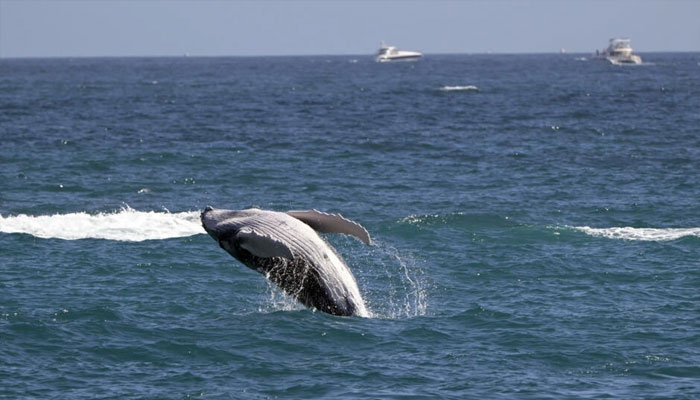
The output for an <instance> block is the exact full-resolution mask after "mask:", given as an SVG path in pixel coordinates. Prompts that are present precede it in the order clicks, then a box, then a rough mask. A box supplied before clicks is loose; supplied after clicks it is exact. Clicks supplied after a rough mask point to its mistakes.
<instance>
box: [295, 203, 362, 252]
mask: <svg viewBox="0 0 700 400" xmlns="http://www.w3.org/2000/svg"><path fill="white" fill-rule="evenodd" d="M287 214H289V215H291V216H292V217H294V218H296V219H298V220H300V221H302V222H304V223H305V224H307V225H309V226H310V227H312V228H313V229H314V230H316V231H318V232H323V233H344V234H346V235H353V236H355V237H356V238H358V239H360V240H362V241H363V242H365V243H366V244H370V243H371V240H370V238H369V233H368V232H367V230H366V229H365V228H363V227H362V225H360V224H358V223H357V222H354V221H351V220H349V219H347V218H345V217H343V216H342V215H340V214H328V213H324V212H321V211H318V210H311V211H308V210H307V211H301V210H294V211H287Z"/></svg>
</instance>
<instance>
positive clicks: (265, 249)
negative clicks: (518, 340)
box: [236, 228, 294, 260]
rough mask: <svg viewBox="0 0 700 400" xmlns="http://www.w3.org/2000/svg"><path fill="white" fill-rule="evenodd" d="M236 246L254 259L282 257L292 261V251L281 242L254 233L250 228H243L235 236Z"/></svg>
mask: <svg viewBox="0 0 700 400" xmlns="http://www.w3.org/2000/svg"><path fill="white" fill-rule="evenodd" d="M236 238H237V239H238V244H239V246H241V247H242V248H244V249H246V250H248V251H249V252H251V254H253V255H254V256H256V257H260V258H269V257H283V258H288V259H290V260H291V259H293V258H294V254H292V250H291V249H290V248H289V247H288V246H287V245H286V244H285V243H284V242H282V241H280V240H277V239H275V238H273V237H271V236H268V235H265V234H262V233H259V232H256V231H255V230H253V229H252V228H243V229H241V230H240V231H239V232H238V234H237V235H236Z"/></svg>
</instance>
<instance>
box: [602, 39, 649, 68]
mask: <svg viewBox="0 0 700 400" xmlns="http://www.w3.org/2000/svg"><path fill="white" fill-rule="evenodd" d="M595 58H597V59H601V60H607V61H609V62H610V63H611V64H615V65H620V64H641V63H642V58H641V57H639V56H638V55H636V54H634V53H633V52H632V46H630V40H629V39H622V38H614V39H610V45H609V46H608V48H607V49H605V50H602V51H598V50H596V51H595Z"/></svg>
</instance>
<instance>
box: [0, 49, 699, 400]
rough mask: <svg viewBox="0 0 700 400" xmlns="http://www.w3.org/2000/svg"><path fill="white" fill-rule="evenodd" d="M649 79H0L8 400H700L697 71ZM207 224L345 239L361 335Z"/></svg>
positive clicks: (690, 63) (288, 64)
mask: <svg viewBox="0 0 700 400" xmlns="http://www.w3.org/2000/svg"><path fill="white" fill-rule="evenodd" d="M642 57H643V58H644V60H645V64H644V65H641V66H613V65H608V64H605V63H602V62H597V61H591V60H586V59H583V58H581V57H579V56H575V55H445V56H428V57H426V58H425V60H422V61H421V62H417V63H400V64H377V63H374V62H373V61H372V60H371V58H369V57H365V56H358V57H323V56H319V57H269V58H264V57H256V58H142V59H140V58H125V59H120V58H114V59H109V58H107V59H9V60H8V59H4V60H0V165H1V166H2V168H0V397H1V398H37V399H39V398H40V399H47V398H70V399H81V398H90V399H92V398H119V399H124V398H191V397H197V398H211V399H219V398H259V399H262V398H348V399H351V398H352V399H354V398H455V399H458V398H459V399H461V398H518V399H522V398H537V399H541V398H552V399H561V398H674V399H682V398H698V397H700V268H699V267H700V262H699V261H698V260H699V258H700V257H699V256H700V205H699V203H698V199H700V173H698V171H699V170H700V54H698V53H679V54H669V53H666V54H642ZM206 205H212V206H215V207H219V208H234V209H235V208H248V207H252V206H257V207H261V208H266V209H274V210H280V211H283V210H289V209H311V208H316V209H319V210H322V211H328V212H339V213H342V214H343V215H344V216H346V217H348V218H350V219H353V220H355V221H357V222H359V223H361V224H362V225H363V226H365V227H366V228H367V229H368V231H369V232H370V233H371V235H372V237H373V240H374V242H375V244H374V245H373V246H371V247H368V246H365V245H364V244H362V243H361V242H359V241H357V240H355V239H353V238H349V237H344V236H338V235H328V236H327V239H328V240H329V241H330V242H331V243H332V244H333V245H334V246H335V247H336V248H337V249H338V251H339V252H340V253H341V254H342V255H343V257H344V258H345V259H346V261H347V262H348V264H349V266H350V268H351V269H352V271H353V272H354V274H355V276H356V278H357V280H358V284H359V286H360V291H361V292H362V295H363V297H364V298H365V301H366V303H367V306H368V308H369V309H370V311H371V313H372V316H373V317H372V318H356V317H355V318H345V317H334V316H331V315H327V314H324V313H321V312H314V311H311V310H309V309H305V308H303V307H302V306H299V305H298V304H296V303H295V302H294V301H293V300H291V299H290V298H287V297H285V296H284V295H283V294H282V293H281V292H280V291H279V290H278V289H275V288H274V287H272V286H271V285H270V284H269V283H267V281H266V280H265V279H264V278H263V277H262V276H261V275H259V274H257V273H255V272H253V271H251V270H249V269H247V268H245V267H244V266H242V265H241V264H239V263H238V262H237V261H236V260H234V259H233V258H231V257H230V256H229V255H228V254H226V253H225V252H224V251H222V250H221V249H219V248H218V246H217V244H216V243H215V242H214V241H213V240H211V238H209V237H208V236H207V235H205V234H203V231H202V230H201V227H200V226H199V223H198V211H199V210H201V209H202V208H204V206H206Z"/></svg>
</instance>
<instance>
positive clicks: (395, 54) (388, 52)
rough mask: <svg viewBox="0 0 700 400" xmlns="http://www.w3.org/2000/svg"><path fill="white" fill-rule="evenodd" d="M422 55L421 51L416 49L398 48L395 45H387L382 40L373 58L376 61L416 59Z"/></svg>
mask: <svg viewBox="0 0 700 400" xmlns="http://www.w3.org/2000/svg"><path fill="white" fill-rule="evenodd" d="M421 57H423V53H421V52H418V51H409V50H399V49H397V48H396V46H387V45H385V44H384V42H382V44H381V45H380V46H379V50H378V51H377V55H376V58H375V60H376V61H377V62H388V61H416V60H420V58H421Z"/></svg>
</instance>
